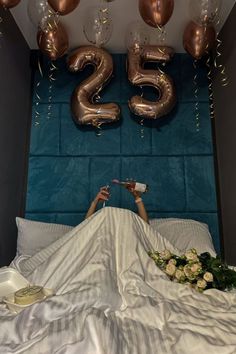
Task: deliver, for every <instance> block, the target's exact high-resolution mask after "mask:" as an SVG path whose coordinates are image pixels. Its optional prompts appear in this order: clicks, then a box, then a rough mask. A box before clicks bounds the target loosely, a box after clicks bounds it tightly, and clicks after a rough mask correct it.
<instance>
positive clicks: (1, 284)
mask: <svg viewBox="0 0 236 354" xmlns="http://www.w3.org/2000/svg"><path fill="white" fill-rule="evenodd" d="M28 285H29V282H28V280H27V279H25V278H24V277H23V276H22V275H21V274H20V273H19V272H18V271H17V270H16V269H14V268H10V267H3V268H0V301H2V298H3V297H4V296H7V295H9V294H11V293H14V292H16V291H17V290H19V289H22V288H25V287H26V286H28Z"/></svg>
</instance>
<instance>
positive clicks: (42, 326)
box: [0, 207, 236, 354]
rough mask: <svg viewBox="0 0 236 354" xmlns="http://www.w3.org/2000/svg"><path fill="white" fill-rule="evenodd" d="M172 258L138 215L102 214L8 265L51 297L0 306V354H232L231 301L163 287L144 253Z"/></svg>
mask: <svg viewBox="0 0 236 354" xmlns="http://www.w3.org/2000/svg"><path fill="white" fill-rule="evenodd" d="M164 248H169V249H170V250H171V251H173V252H176V253H177V252H178V250H175V249H174V247H173V246H172V245H171V244H169V243H168V242H167V241H166V240H165V239H164V238H162V236H161V235H159V234H158V233H157V231H155V230H154V229H152V228H151V227H150V226H149V225H148V224H146V223H145V222H144V221H142V220H141V219H140V218H139V217H138V216H137V215H136V214H134V213H133V212H130V211H128V210H124V209H117V208H110V207H108V208H104V209H102V210H101V211H99V212H97V213H96V214H95V215H93V216H92V217H90V218H89V219H87V220H85V221H84V222H83V223H81V224H80V225H78V226H77V227H75V228H74V229H73V230H72V231H71V232H69V233H68V234H66V235H65V236H64V237H62V238H61V239H60V240H58V241H56V242H55V243H53V244H52V245H50V246H49V247H48V248H46V249H44V250H42V251H41V252H39V253H38V254H36V255H35V256H33V257H20V258H19V259H17V260H16V261H15V262H14V263H13V265H12V266H15V267H16V268H17V269H18V270H19V271H20V272H21V273H22V274H23V275H24V276H25V277H26V278H27V279H28V280H29V281H30V282H31V283H32V284H37V285H42V286H44V287H46V288H52V289H54V291H55V292H56V295H55V296H53V297H52V298H49V299H47V300H46V301H43V302H41V303H38V304H35V305H32V306H30V307H28V308H27V309H25V310H24V311H22V312H21V313H20V314H18V315H13V314H12V313H10V312H9V311H8V310H7V309H6V307H5V306H3V305H0V353H1V354H8V353H24V354H27V353H32V354H39V353H40V354H49V353H50V354H54V353H57V354H67V353H68V354H72V353H74V354H80V353H81V354H98V353H99V354H138V353H140V354H152V353H153V354H154V353H155V354H156V353H158V354H195V353H196V354H199V353H203V354H204V353H205V354H210V353H212V354H218V353H219V354H235V353H236V294H235V293H224V292H220V291H217V290H208V291H206V292H205V293H204V294H199V293H197V292H195V291H194V290H192V289H190V288H189V287H188V286H187V285H181V284H176V283H173V282H170V281H169V280H168V278H167V277H166V275H165V274H164V273H163V272H161V271H160V270H159V269H158V268H157V267H156V265H155V264H154V262H153V261H152V259H150V258H149V256H148V255H147V252H146V251H147V250H150V249H158V250H163V249H164Z"/></svg>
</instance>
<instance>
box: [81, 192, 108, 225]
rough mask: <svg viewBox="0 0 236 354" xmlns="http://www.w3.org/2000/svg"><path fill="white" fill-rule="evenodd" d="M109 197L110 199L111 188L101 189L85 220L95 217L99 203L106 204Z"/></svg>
mask: <svg viewBox="0 0 236 354" xmlns="http://www.w3.org/2000/svg"><path fill="white" fill-rule="evenodd" d="M109 197H110V193H109V187H108V186H105V187H101V188H100V191H99V192H98V194H97V195H96V197H95V199H94V200H93V201H92V203H91V205H90V207H89V210H88V211H87V214H86V216H85V219H87V218H88V217H89V216H91V215H93V213H94V212H95V211H96V207H97V204H98V203H99V202H105V201H106V200H108V199H109Z"/></svg>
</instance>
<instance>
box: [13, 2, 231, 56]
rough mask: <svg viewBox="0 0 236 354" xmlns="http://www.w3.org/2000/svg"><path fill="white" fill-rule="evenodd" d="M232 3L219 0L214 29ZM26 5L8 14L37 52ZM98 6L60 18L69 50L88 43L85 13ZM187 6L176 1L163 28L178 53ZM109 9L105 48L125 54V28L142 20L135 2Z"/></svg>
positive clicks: (154, 39)
mask: <svg viewBox="0 0 236 354" xmlns="http://www.w3.org/2000/svg"><path fill="white" fill-rule="evenodd" d="M191 1H198V0H191ZM235 2H236V0H222V8H221V14H220V16H221V19H220V24H219V25H218V28H217V30H219V29H220V28H221V27H222V26H223V24H224V22H225V21H226V19H227V17H228V15H229V13H230V11H231V9H232V8H233V6H234V4H235ZM27 3H28V0H21V2H20V4H19V5H18V6H16V7H15V8H13V9H12V10H11V12H12V14H13V16H14V18H15V20H16V22H17V24H18V26H19V28H20V29H21V31H22V33H23V35H24V37H25V39H26V41H27V43H28V44H29V46H30V48H31V49H37V42H36V28H35V27H34V26H33V25H32V24H31V22H30V20H29V17H28V15H27ZM99 3H100V0H80V4H79V5H78V7H77V8H76V9H75V10H74V11H73V12H71V13H70V14H68V15H66V16H63V17H61V22H62V23H63V24H64V25H65V27H66V29H67V33H68V35H69V40H70V48H76V47H79V46H81V45H85V44H88V42H87V40H86V39H85V36H84V34H83V23H84V21H86V15H85V14H86V10H87V8H88V6H93V5H98V4H99ZM188 4H189V0H176V1H175V8H174V12H173V14H172V17H171V18H170V20H169V22H168V23H167V25H166V32H167V35H166V40H165V43H166V44H167V45H169V46H171V47H173V48H174V49H175V51H176V52H178V53H181V52H184V49H183V46H182V35H183V31H184V28H185V26H186V24H187V22H188V21H189V19H190V17H189V14H188ZM109 8H110V11H111V16H112V21H113V32H112V36H111V39H110V41H109V42H108V43H107V45H106V46H105V47H106V48H107V49H108V50H109V51H110V52H113V53H124V52H126V46H125V34H126V30H127V26H128V25H129V24H130V23H131V22H133V21H136V20H140V21H142V19H141V17H140V14H139V11H138V0H114V1H112V2H110V3H109ZM142 22H143V21H142ZM145 26H146V25H145ZM146 27H147V30H148V31H149V32H150V36H151V43H152V44H158V33H157V31H158V30H157V29H155V28H151V27H149V26H146Z"/></svg>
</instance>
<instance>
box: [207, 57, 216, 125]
mask: <svg viewBox="0 0 236 354" xmlns="http://www.w3.org/2000/svg"><path fill="white" fill-rule="evenodd" d="M206 66H207V69H208V70H207V78H208V91H209V104H210V117H211V119H214V116H215V109H214V101H213V82H212V70H211V57H210V55H208V58H207V61H206Z"/></svg>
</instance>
